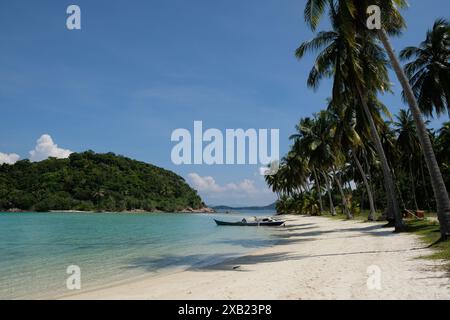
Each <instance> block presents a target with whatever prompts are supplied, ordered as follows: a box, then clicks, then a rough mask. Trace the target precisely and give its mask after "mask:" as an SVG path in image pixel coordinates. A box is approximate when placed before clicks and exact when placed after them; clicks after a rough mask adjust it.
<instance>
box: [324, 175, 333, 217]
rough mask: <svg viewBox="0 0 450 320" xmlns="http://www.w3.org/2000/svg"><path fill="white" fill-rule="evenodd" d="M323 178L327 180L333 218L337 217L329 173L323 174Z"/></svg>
mask: <svg viewBox="0 0 450 320" xmlns="http://www.w3.org/2000/svg"><path fill="white" fill-rule="evenodd" d="M323 177H324V178H325V184H326V186H327V193H328V200H329V201H330V213H331V215H332V216H335V215H336V210H335V209H334V203H333V196H332V195H331V189H330V181H329V180H328V177H327V173H326V172H323Z"/></svg>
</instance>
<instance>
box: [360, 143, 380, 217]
mask: <svg viewBox="0 0 450 320" xmlns="http://www.w3.org/2000/svg"><path fill="white" fill-rule="evenodd" d="M362 155H363V158H364V164H365V166H366V170H367V175H368V177H369V181H370V183H369V187H370V190H371V191H372V199H373V206H374V208H375V212H377V205H376V198H375V196H376V192H375V188H374V187H373V180H372V173H371V171H370V165H369V159H367V155H366V152H363V153H362Z"/></svg>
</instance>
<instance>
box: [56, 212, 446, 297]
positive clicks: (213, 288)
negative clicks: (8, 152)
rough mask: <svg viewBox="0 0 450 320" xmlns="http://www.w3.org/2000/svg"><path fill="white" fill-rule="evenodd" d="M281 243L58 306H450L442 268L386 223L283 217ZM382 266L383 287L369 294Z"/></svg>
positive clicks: (89, 292) (94, 291) (415, 238)
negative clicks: (133, 302)
mask: <svg viewBox="0 0 450 320" xmlns="http://www.w3.org/2000/svg"><path fill="white" fill-rule="evenodd" d="M284 218H286V219H287V220H288V225H287V227H286V228H283V229H280V239H279V241H277V243H276V244H274V245H272V246H270V247H266V248H260V249H258V250H255V251H254V252H251V253H250V254H246V255H244V256H240V257H237V258H231V259H227V260H225V261H222V262H220V263H218V264H214V265H211V266H206V267H202V268H194V267H190V268H186V269H185V270H179V271H177V272H174V273H170V274H161V275H157V276H154V275H153V276H152V275H147V276H146V275H144V276H142V278H139V279H134V280H132V279H129V280H124V281H123V283H121V284H111V285H110V286H108V287H102V288H98V289H91V290H87V291H86V292H79V293H70V294H67V295H64V296H60V297H57V298H58V299H112V300H115V299H139V300H145V299H186V300H197V299H238V300H240V299H256V300H259V299H450V279H449V278H448V274H446V273H445V272H444V271H441V270H439V267H440V266H441V265H442V262H440V261H436V260H424V259H420V257H423V256H425V255H427V254H429V253H432V252H433V251H432V250H430V249H428V248H426V246H425V245H424V244H423V242H422V241H421V240H419V237H418V236H416V235H412V234H394V233H392V230H391V229H384V228H381V226H382V223H376V222H360V221H336V220H333V219H329V218H324V217H308V216H284ZM371 266H378V267H379V268H380V270H381V272H382V273H381V275H382V278H381V279H382V288H381V289H380V290H371V289H368V287H367V278H368V273H367V272H368V268H369V267H371Z"/></svg>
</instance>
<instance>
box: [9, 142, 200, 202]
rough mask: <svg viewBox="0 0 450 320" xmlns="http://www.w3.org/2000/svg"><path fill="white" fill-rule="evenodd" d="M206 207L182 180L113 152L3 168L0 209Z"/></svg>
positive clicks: (21, 162) (26, 161) (75, 154)
mask: <svg viewBox="0 0 450 320" xmlns="http://www.w3.org/2000/svg"><path fill="white" fill-rule="evenodd" d="M187 207H191V208H193V209H199V208H201V207H203V203H202V200H201V198H200V197H199V196H198V195H197V192H196V191H195V190H193V189H192V188H191V187H190V186H189V185H188V184H187V183H186V182H185V181H184V179H183V178H181V177H180V176H178V175H176V174H175V173H173V172H171V171H168V170H164V169H162V168H158V167H156V166H153V165H150V164H147V163H144V162H139V161H136V160H132V159H129V158H126V157H123V156H117V155H115V154H113V153H107V154H96V153H94V152H92V151H87V152H84V153H73V154H72V155H71V156H70V157H69V158H68V159H54V158H50V159H48V160H44V161H41V162H30V161H28V160H23V161H19V162H17V163H15V164H14V165H7V164H4V165H1V166H0V209H1V210H8V209H12V208H17V209H21V210H36V211H48V210H107V211H124V210H134V209H142V210H146V211H152V210H162V211H179V210H183V209H184V208H187Z"/></svg>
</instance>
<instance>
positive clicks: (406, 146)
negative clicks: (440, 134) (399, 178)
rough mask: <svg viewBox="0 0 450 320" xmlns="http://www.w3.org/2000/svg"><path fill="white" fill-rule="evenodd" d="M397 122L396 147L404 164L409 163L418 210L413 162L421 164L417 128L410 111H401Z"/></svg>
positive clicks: (412, 192) (415, 203)
mask: <svg viewBox="0 0 450 320" xmlns="http://www.w3.org/2000/svg"><path fill="white" fill-rule="evenodd" d="M396 119H397V121H396V122H394V126H395V128H396V130H395V131H396V133H397V141H396V147H397V148H398V150H399V151H400V157H401V158H402V159H401V160H402V162H403V163H408V171H409V178H410V180H411V181H410V182H411V196H412V199H413V202H414V206H415V209H416V210H419V206H418V205H417V197H416V187H415V184H416V183H415V181H414V173H413V162H416V163H419V159H418V155H420V154H421V150H420V142H419V140H418V138H417V132H416V126H415V123H414V119H413V118H412V116H411V113H410V112H409V110H408V111H407V110H403V109H402V110H400V112H399V114H398V115H397V116H396Z"/></svg>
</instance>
